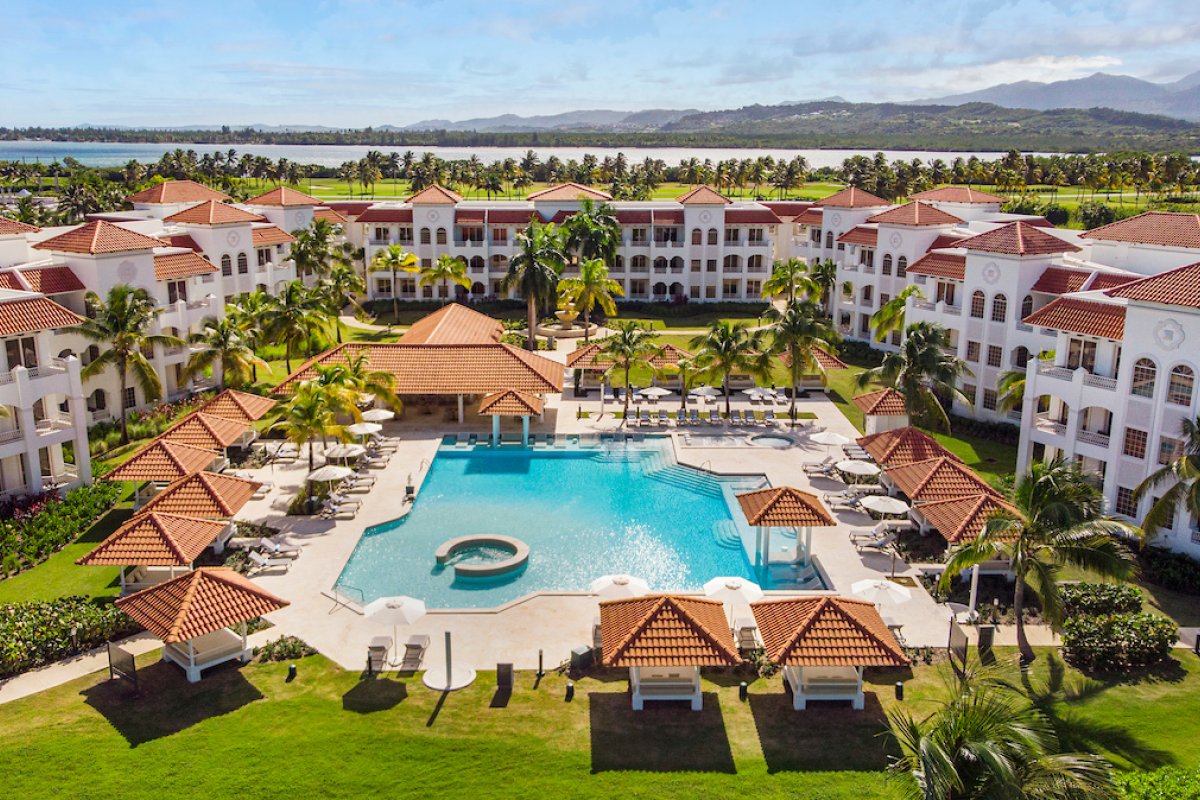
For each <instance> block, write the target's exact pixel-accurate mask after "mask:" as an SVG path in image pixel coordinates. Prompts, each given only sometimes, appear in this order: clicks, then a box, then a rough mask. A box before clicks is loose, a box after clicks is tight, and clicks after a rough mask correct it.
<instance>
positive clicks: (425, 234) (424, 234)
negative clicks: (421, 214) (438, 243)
mask: <svg viewBox="0 0 1200 800" xmlns="http://www.w3.org/2000/svg"><path fill="white" fill-rule="evenodd" d="M430 236H431V234H430V233H429V228H421V244H429V242H430Z"/></svg>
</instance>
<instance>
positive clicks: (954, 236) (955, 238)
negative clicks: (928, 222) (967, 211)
mask: <svg viewBox="0 0 1200 800" xmlns="http://www.w3.org/2000/svg"><path fill="white" fill-rule="evenodd" d="M970 238H971V236H970V234H965V235H963V234H958V233H939V234H938V235H937V238H936V239H934V240H933V244H931V245H929V247H928V248H927V249H926V251H925V252H929V251H930V250H942V249H944V248H947V247H957V246H958V243H959V242H961V241H962V240H963V239H970Z"/></svg>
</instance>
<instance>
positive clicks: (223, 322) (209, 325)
mask: <svg viewBox="0 0 1200 800" xmlns="http://www.w3.org/2000/svg"><path fill="white" fill-rule="evenodd" d="M188 341H189V342H191V344H192V355H191V357H189V358H188V362H187V366H186V367H185V371H186V373H187V375H188V377H191V376H193V375H197V374H199V373H201V372H204V371H205V370H206V369H208V368H210V367H212V366H214V365H215V364H217V363H220V365H221V380H220V384H219V386H220V388H225V384H226V383H229V384H230V385H232V386H241V385H242V384H243V383H245V381H246V378H247V376H249V375H250V374H251V373H252V372H254V371H255V370H257V369H258V367H262V368H263V369H267V362H265V361H263V360H262V359H261V358H259V357H258V356H257V355H255V353H254V348H252V347H251V346H250V345H249V343H248V342H247V341H246V336H245V334H243V332H242V330H241V328H240V327H239V326H238V323H237V320H236V319H235V318H233V317H229V316H225V317H221V318H217V317H205V318H204V319H203V320H202V321H201V322H200V330H199V331H197V332H195V333H193V334H192V335H191V336H189V337H188ZM197 346H200V348H201V349H196V347H197Z"/></svg>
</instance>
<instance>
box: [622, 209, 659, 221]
mask: <svg viewBox="0 0 1200 800" xmlns="http://www.w3.org/2000/svg"><path fill="white" fill-rule="evenodd" d="M650 217H651V214H650V209H648V208H640V209H618V210H617V222H619V223H621V224H622V225H649V224H650Z"/></svg>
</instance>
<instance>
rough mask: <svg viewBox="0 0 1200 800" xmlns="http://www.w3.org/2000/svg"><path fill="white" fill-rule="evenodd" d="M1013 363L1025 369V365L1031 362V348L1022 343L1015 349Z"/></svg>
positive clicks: (1018, 367)
mask: <svg viewBox="0 0 1200 800" xmlns="http://www.w3.org/2000/svg"><path fill="white" fill-rule="evenodd" d="M1012 363H1013V366H1014V367H1016V368H1017V369H1025V365H1026V364H1028V363H1029V348H1028V347H1025V346H1024V345H1022V346H1020V347H1018V348H1017V349H1016V350H1013V356H1012Z"/></svg>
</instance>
